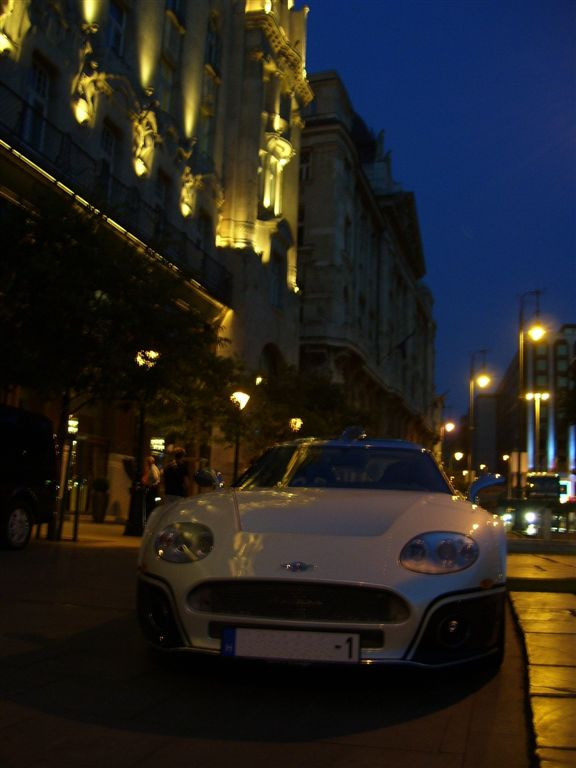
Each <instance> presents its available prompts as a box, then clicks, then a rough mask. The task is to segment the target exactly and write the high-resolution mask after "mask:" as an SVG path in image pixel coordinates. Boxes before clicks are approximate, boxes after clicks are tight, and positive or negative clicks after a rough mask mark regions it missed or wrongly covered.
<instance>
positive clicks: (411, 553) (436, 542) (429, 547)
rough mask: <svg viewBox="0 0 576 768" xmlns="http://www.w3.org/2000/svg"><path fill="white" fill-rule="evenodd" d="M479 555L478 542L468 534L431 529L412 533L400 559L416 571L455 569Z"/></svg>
mask: <svg viewBox="0 0 576 768" xmlns="http://www.w3.org/2000/svg"><path fill="white" fill-rule="evenodd" d="M477 559H478V544H476V542H475V541H474V539H472V538H470V536H464V535H463V534H460V533H449V532H446V531H432V532H430V533H422V534H420V535H419V536H415V537H414V538H413V539H410V541H409V542H408V543H407V544H406V545H405V546H404V547H403V549H402V552H401V553H400V563H401V565H403V566H404V568H407V569H408V570H409V571H416V572H417V573H454V572H455V571H463V570H464V569H465V568H469V567H470V566H471V565H472V564H473V563H475V562H476V560H477Z"/></svg>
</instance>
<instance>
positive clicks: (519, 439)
mask: <svg viewBox="0 0 576 768" xmlns="http://www.w3.org/2000/svg"><path fill="white" fill-rule="evenodd" d="M540 294H541V291H538V290H535V291H527V292H526V293H523V294H522V295H521V296H520V307H519V313H518V418H517V420H516V492H517V495H518V498H522V496H523V495H524V491H523V483H522V454H523V453H524V450H525V449H524V446H525V445H526V447H527V444H528V442H529V435H528V434H527V432H528V430H525V419H526V410H525V407H524V401H525V399H526V397H525V392H526V388H527V382H526V364H525V359H524V358H525V348H524V347H525V343H526V340H529V341H531V342H532V343H534V344H536V343H537V342H539V341H542V339H543V338H544V336H545V335H546V329H545V327H544V326H543V325H542V323H541V322H540ZM528 298H534V299H535V301H536V319H535V321H534V322H533V323H531V324H530V325H529V326H528V327H526V323H525V317H524V309H525V304H526V300H527V299H528ZM525 432H526V441H524V434H525Z"/></svg>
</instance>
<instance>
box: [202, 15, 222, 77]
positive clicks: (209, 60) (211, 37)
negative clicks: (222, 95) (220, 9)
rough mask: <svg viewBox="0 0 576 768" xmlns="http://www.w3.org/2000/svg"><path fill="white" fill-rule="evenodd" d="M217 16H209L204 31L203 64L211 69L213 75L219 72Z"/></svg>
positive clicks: (219, 46) (219, 49) (219, 48)
mask: <svg viewBox="0 0 576 768" xmlns="http://www.w3.org/2000/svg"><path fill="white" fill-rule="evenodd" d="M218 22H219V19H218V15H217V14H216V13H213V14H211V16H210V19H209V21H208V29H207V31H206V47H205V52H204V63H205V64H207V65H208V66H209V67H211V69H212V71H213V72H214V73H215V74H218V73H219V72H220V51H221V41H220V30H219V29H218Z"/></svg>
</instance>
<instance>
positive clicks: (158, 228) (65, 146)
mask: <svg viewBox="0 0 576 768" xmlns="http://www.w3.org/2000/svg"><path fill="white" fill-rule="evenodd" d="M0 136H1V137H2V138H3V139H4V141H5V142H7V143H8V144H9V145H10V146H11V147H13V148H14V149H16V150H18V151H19V152H21V153H22V154H23V155H24V156H25V157H27V158H28V159H29V160H31V161H33V162H34V163H35V164H36V165H38V166H39V167H40V168H42V169H43V170H44V171H46V172H47V173H49V174H50V175H51V176H53V177H54V178H56V179H57V180H58V181H60V182H62V183H63V184H65V185H66V186H67V187H68V188H69V189H71V190H72V191H73V192H74V193H75V194H77V195H78V196H79V197H82V198H83V199H85V200H86V201H87V202H88V203H90V205H93V206H94V207H95V208H96V209H98V210H99V211H101V212H102V213H103V214H104V215H105V216H107V217H109V218H110V219H113V220H114V221H115V222H117V223H118V224H120V225H121V226H122V227H124V228H125V229H126V230H127V231H128V232H130V233H131V234H132V235H134V236H135V237H137V238H138V239H139V240H141V241H142V243H143V244H144V245H145V246H147V247H149V248H151V249H153V250H154V251H156V252H157V253H159V254H160V255H161V256H162V257H163V258H164V259H166V260H167V261H168V262H170V263H171V264H173V265H175V266H176V267H178V269H179V270H180V271H181V272H182V274H183V275H184V277H186V278H188V279H192V280H194V281H196V282H197V283H198V284H199V285H200V286H201V287H202V288H203V289H204V290H205V291H206V292H207V293H208V294H209V295H210V296H212V297H213V298H214V299H216V300H217V301H219V302H221V303H222V304H225V305H228V306H230V301H231V295H232V275H231V273H230V272H229V271H228V270H227V269H226V268H225V267H223V266H222V265H221V264H220V263H219V262H218V261H217V260H216V259H214V257H213V256H211V255H210V254H209V253H207V252H206V251H204V250H203V249H202V248H201V247H200V246H199V245H198V244H197V243H196V242H194V241H193V240H192V238H191V237H190V236H189V235H188V233H187V232H185V231H184V230H183V229H179V228H178V227H175V226H174V225H173V224H172V223H170V222H169V221H168V219H167V217H166V215H165V213H164V211H163V210H162V208H161V207H160V206H157V207H153V206H151V205H149V204H148V203H146V202H144V200H143V199H142V197H141V195H140V191H139V189H138V187H137V185H136V183H135V184H134V185H133V186H130V187H128V186H126V185H125V184H124V183H123V182H121V181H120V180H119V179H118V178H116V177H115V176H114V175H111V174H109V173H108V172H107V169H106V166H105V164H104V162H103V161H102V160H96V159H95V158H94V157H92V156H91V155H90V154H88V153H87V152H86V151H85V150H84V149H83V148H82V147H81V146H79V145H78V144H77V143H76V142H75V141H74V140H73V139H72V137H71V136H70V134H68V133H66V132H64V131H62V130H60V129H59V128H57V127H56V126H55V125H54V124H53V123H51V122H50V121H49V120H47V119H46V118H45V117H44V116H43V115H42V113H41V111H39V110H37V109H36V110H35V109H33V108H32V107H31V106H30V105H29V104H28V103H27V102H26V101H24V100H23V99H22V98H21V97H20V96H19V95H18V94H17V93H15V92H14V91H12V90H11V89H10V88H8V86H6V85H5V84H3V83H0Z"/></svg>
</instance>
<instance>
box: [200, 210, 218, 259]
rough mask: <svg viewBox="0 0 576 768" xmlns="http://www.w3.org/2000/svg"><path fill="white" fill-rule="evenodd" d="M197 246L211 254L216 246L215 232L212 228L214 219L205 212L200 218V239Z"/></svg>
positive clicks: (202, 212) (201, 213)
mask: <svg viewBox="0 0 576 768" xmlns="http://www.w3.org/2000/svg"><path fill="white" fill-rule="evenodd" d="M196 244H197V245H198V246H199V247H200V249H201V250H202V251H203V252H204V253H208V254H210V253H211V252H212V249H213V246H214V230H213V228H212V219H211V218H210V216H209V215H208V214H207V213H206V212H205V211H201V212H200V216H199V217H198V237H197V240H196Z"/></svg>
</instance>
